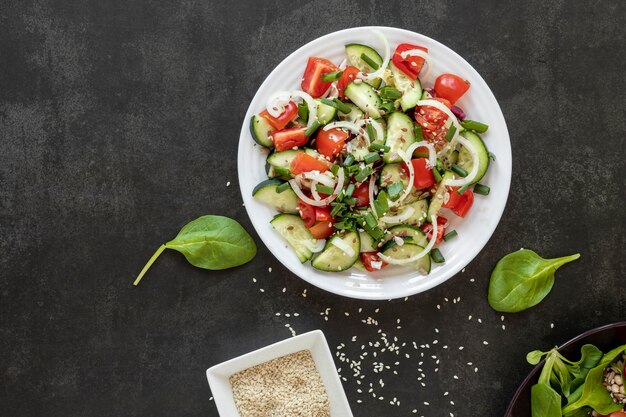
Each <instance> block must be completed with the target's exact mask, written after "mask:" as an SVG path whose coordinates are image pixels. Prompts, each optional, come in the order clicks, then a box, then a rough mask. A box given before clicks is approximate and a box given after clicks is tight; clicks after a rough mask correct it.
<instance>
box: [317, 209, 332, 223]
mask: <svg viewBox="0 0 626 417" xmlns="http://www.w3.org/2000/svg"><path fill="white" fill-rule="evenodd" d="M315 220H317V221H318V222H324V221H329V220H330V221H332V216H331V215H330V208H328V207H315Z"/></svg>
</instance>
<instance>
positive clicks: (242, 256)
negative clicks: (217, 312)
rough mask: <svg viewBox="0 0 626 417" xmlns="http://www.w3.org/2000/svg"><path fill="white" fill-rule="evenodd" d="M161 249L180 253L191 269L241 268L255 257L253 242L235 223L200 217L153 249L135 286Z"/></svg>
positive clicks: (227, 219)
mask: <svg viewBox="0 0 626 417" xmlns="http://www.w3.org/2000/svg"><path fill="white" fill-rule="evenodd" d="M165 249H174V250H176V251H178V252H180V253H182V254H183V255H184V256H185V258H187V261H188V262H189V263H190V264H192V265H193V266H197V267H198V268H204V269H212V270H218V269H226V268H232V267H235V266H239V265H243V264H245V263H246V262H249V261H250V260H252V258H254V256H255V255H256V245H255V243H254V240H252V237H250V235H249V234H248V232H246V230H245V229H244V228H243V227H242V226H241V225H240V224H239V223H237V222H236V221H235V220H233V219H230V218H228V217H224V216H213V215H208V216H202V217H199V218H197V219H196V220H193V221H191V222H189V223H187V224H186V225H185V226H184V227H183V228H182V229H181V230H180V232H178V235H176V237H175V238H174V239H172V240H170V241H169V242H167V243H165V244H163V245H161V246H160V247H159V249H157V251H156V252H155V253H154V255H152V257H151V258H150V260H148V262H147V263H146V265H145V266H144V267H143V269H142V270H141V272H140V273H139V276H138V277H137V279H136V280H135V282H134V285H137V284H139V281H140V280H141V278H142V277H143V276H144V275H145V273H146V272H147V271H148V269H149V268H150V266H152V264H153V263H154V261H156V259H157V258H158V257H159V255H161V253H162V252H163V251H164V250H165Z"/></svg>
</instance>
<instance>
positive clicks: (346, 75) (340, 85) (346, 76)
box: [337, 65, 360, 99]
mask: <svg viewBox="0 0 626 417" xmlns="http://www.w3.org/2000/svg"><path fill="white" fill-rule="evenodd" d="M359 72H360V71H359V69H358V68H357V67H354V66H352V65H350V66H349V67H346V69H345V70H343V73H342V74H341V78H339V81H337V90H339V97H340V98H342V99H343V98H345V96H344V95H343V90H345V89H346V87H347V86H348V84H350V83H351V82H352V81H354V79H355V78H356V75H357V74H358V73H359Z"/></svg>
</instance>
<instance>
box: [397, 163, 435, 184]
mask: <svg viewBox="0 0 626 417" xmlns="http://www.w3.org/2000/svg"><path fill="white" fill-rule="evenodd" d="M411 165H413V174H414V177H413V186H414V187H415V188H417V189H418V190H423V189H425V188H429V187H432V186H433V185H435V175H434V174H433V170H432V169H431V168H429V167H428V159H427V158H416V159H411ZM402 168H404V170H405V171H406V172H407V175H408V172H409V171H408V169H407V168H406V164H404V163H403V164H402Z"/></svg>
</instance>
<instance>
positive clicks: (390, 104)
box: [378, 101, 395, 113]
mask: <svg viewBox="0 0 626 417" xmlns="http://www.w3.org/2000/svg"><path fill="white" fill-rule="evenodd" d="M378 108H379V109H380V110H383V111H384V112H385V113H391V112H392V111H394V109H395V105H394V104H393V101H387V102H385V103H383V104H381V105H380V107H378Z"/></svg>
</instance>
